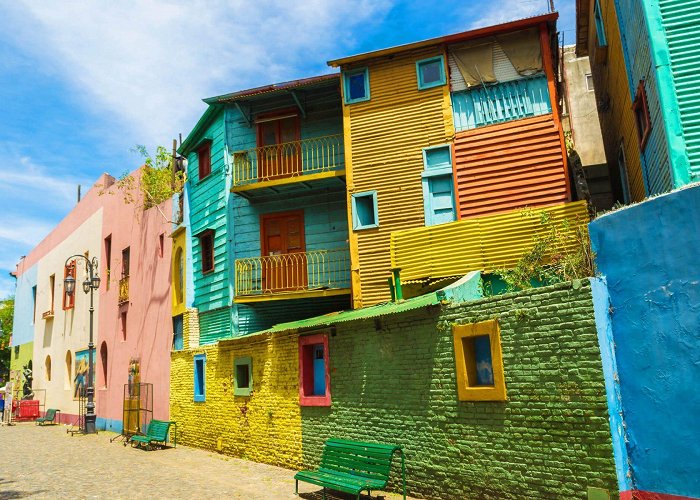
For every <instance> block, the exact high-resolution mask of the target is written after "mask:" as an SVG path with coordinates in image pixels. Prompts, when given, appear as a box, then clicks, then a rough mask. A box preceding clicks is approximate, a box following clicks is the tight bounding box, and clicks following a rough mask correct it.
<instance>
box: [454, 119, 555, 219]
mask: <svg viewBox="0 0 700 500" xmlns="http://www.w3.org/2000/svg"><path fill="white" fill-rule="evenodd" d="M454 150H455V172H456V175H457V181H456V184H457V193H456V194H457V196H456V199H457V211H458V213H459V214H460V217H461V218H467V217H474V216H479V215H486V214H493V213H498V212H503V211H507V210H513V209H514V208H520V207H525V206H530V207H535V206H543V205H552V204H556V203H564V202H566V201H567V195H566V173H565V170H564V155H563V152H562V149H561V143H560V141H559V132H558V131H557V128H556V125H555V123H554V118H553V116H552V115H551V114H550V115H542V116H537V117H534V118H526V119H523V120H515V121H510V122H506V123H502V124H500V125H493V126H490V127H483V128H477V129H474V130H469V131H466V132H460V133H459V134H457V135H456V137H455V145H454Z"/></svg>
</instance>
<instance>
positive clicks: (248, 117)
mask: <svg viewBox="0 0 700 500" xmlns="http://www.w3.org/2000/svg"><path fill="white" fill-rule="evenodd" d="M233 105H234V106H236V109H237V110H238V111H239V112H240V113H241V116H242V117H243V120H244V121H245V124H246V125H247V126H248V128H250V127H252V126H253V120H252V119H251V117H250V116H248V115H246V113H245V111H243V108H241V105H240V104H239V103H238V102H236V101H234V103H233Z"/></svg>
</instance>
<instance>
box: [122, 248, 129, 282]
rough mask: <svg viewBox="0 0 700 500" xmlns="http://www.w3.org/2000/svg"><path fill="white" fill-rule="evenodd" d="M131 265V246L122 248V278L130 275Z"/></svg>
mask: <svg viewBox="0 0 700 500" xmlns="http://www.w3.org/2000/svg"><path fill="white" fill-rule="evenodd" d="M130 266H131V248H130V247H126V248H125V249H124V250H122V278H128V277H129V267H130Z"/></svg>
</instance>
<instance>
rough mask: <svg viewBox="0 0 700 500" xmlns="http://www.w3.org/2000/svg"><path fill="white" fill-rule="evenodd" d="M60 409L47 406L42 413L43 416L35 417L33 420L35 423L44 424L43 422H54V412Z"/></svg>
mask: <svg viewBox="0 0 700 500" xmlns="http://www.w3.org/2000/svg"><path fill="white" fill-rule="evenodd" d="M60 412H61V410H57V409H55V408H49V409H48V410H46V413H45V414H44V416H43V417H39V418H37V419H36V420H35V421H34V422H35V423H36V425H44V424H48V423H50V424H55V423H56V413H60Z"/></svg>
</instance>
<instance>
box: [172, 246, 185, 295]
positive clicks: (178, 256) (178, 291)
mask: <svg viewBox="0 0 700 500" xmlns="http://www.w3.org/2000/svg"><path fill="white" fill-rule="evenodd" d="M173 274H174V275H175V276H174V278H175V302H176V303H178V304H181V303H182V300H183V296H182V295H183V294H182V292H183V284H184V276H185V263H184V261H183V251H182V247H178V248H177V250H176V251H175V272H174V273H173Z"/></svg>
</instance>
